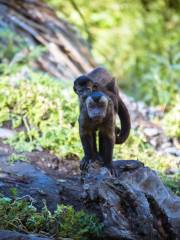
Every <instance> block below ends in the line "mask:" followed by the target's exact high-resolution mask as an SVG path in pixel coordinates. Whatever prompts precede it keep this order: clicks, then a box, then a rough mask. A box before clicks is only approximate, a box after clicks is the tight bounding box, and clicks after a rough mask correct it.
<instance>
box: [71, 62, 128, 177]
mask: <svg viewBox="0 0 180 240" xmlns="http://www.w3.org/2000/svg"><path fill="white" fill-rule="evenodd" d="M74 91H75V92H76V93H77V94H78V96H79V101H80V118H79V127H80V137H81V141H82V145H83V149H84V153H85V156H84V158H83V160H82V162H81V169H82V170H83V169H85V168H86V166H87V164H88V163H89V161H90V160H93V159H97V158H99V157H98V153H97V147H96V132H97V130H99V154H100V157H101V158H102V159H103V162H104V164H105V165H106V166H107V167H108V168H110V169H111V172H114V169H113V168H112V153H113V147H114V143H123V142H124V141H125V140H126V139H127V137H128V135H129V132H130V127H131V126H130V117H129V113H128V110H127V108H126V106H125V105H124V103H123V102H122V100H121V98H120V96H119V90H118V88H117V86H116V84H115V80H114V79H113V77H112V76H111V75H110V74H109V73H108V72H107V70H105V69H104V68H101V67H98V68H96V69H94V70H93V71H91V72H90V73H88V74H87V75H82V76H80V77H79V78H77V79H76V80H75V82H74ZM97 96H99V97H97ZM98 99H101V100H98ZM93 102H94V103H93ZM103 102H104V103H103ZM105 103H106V104H105ZM107 103H108V104H107ZM99 104H100V105H101V104H102V105H103V104H104V107H103V108H101V110H102V111H101V113H104V115H103V114H100V115H102V116H101V121H99V123H97V119H96V121H95V118H92V116H91V113H93V111H94V112H99V113H100V106H99ZM105 106H106V107H105ZM106 108H107V109H106ZM93 109H94V110H93ZM103 109H104V110H103ZM106 110H107V111H106ZM105 113H106V114H105ZM116 113H117V114H118V116H119V118H120V121H121V131H120V129H119V128H118V127H115V115H116ZM105 115H106V116H105ZM103 116H104V117H103ZM102 119H103V120H102Z"/></svg>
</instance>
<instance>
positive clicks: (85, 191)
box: [0, 157, 180, 240]
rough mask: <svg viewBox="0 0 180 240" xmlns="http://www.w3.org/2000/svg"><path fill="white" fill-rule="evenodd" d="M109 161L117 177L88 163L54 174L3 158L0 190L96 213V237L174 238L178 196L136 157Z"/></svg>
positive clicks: (179, 224) (178, 226) (179, 216)
mask: <svg viewBox="0 0 180 240" xmlns="http://www.w3.org/2000/svg"><path fill="white" fill-rule="evenodd" d="M21 164H22V166H21ZM25 165H26V166H25ZM114 165H115V167H116V168H117V171H118V174H119V177H117V178H114V177H112V176H111V175H110V173H109V171H108V169H106V168H104V167H101V166H100V165H99V164H98V163H92V164H91V165H90V167H89V169H88V172H87V173H86V174H85V175H83V176H81V175H79V174H77V175H76V176H73V177H71V178H69V177H65V178H60V176H59V178H58V179H57V178H56V179H55V178H54V177H53V176H47V174H46V173H45V172H41V171H40V170H35V169H36V167H33V166H32V165H31V164H29V163H21V162H18V163H15V164H14V165H10V166H8V163H7V162H5V157H3V159H1V161H0V168H1V172H3V171H4V174H1V177H0V182H1V184H0V191H1V192H2V193H3V192H4V193H5V194H6V195H8V189H10V188H12V187H16V188H17V192H18V193H20V194H19V195H20V196H19V197H22V196H23V195H26V194H27V192H28V193H29V194H30V195H31V196H32V197H33V198H35V199H36V202H37V204H38V206H40V204H39V203H40V202H41V200H42V199H46V201H47V205H48V207H49V208H50V209H51V210H52V211H53V209H54V208H55V206H56V204H57V203H59V204H62V203H63V204H66V205H73V206H74V208H75V209H76V210H80V209H83V210H85V211H87V212H88V213H90V214H96V215H97V217H99V219H100V221H101V223H103V225H104V232H103V236H101V238H100V239H105V240H106V239H108V240H109V239H112V240H116V239H126V240H130V239H131V240H138V239H145V240H146V239H147V240H152V239H153V240H154V239H157V240H164V239H167V240H169V239H179V236H180V198H179V197H177V196H175V195H173V194H172V193H171V192H170V191H169V190H168V189H167V188H166V187H165V186H164V184H163V183H162V182H161V180H160V178H159V177H158V176H157V174H156V172H155V171H153V170H151V169H150V168H148V167H145V166H144V165H143V164H142V163H141V162H139V161H134V160H119V161H115V162H114ZM34 168H35V169H34ZM38 171H39V173H38ZM25 172H26V173H25ZM8 173H9V174H8ZM10 173H11V175H10ZM21 175H22V176H24V175H25V176H26V179H25V180H26V181H20V179H21ZM12 178H13V179H12ZM10 180H12V181H10ZM42 183H43V184H42ZM44 183H45V184H44ZM34 186H35V187H34ZM50 190H51V191H50ZM42 192H43V195H42V194H40V193H42ZM52 192H54V193H55V195H53V194H52Z"/></svg>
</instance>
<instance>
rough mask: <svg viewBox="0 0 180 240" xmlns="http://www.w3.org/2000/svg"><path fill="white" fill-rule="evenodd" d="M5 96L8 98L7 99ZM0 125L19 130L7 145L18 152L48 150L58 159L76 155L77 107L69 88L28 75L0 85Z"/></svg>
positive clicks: (49, 79) (78, 144) (34, 75)
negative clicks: (57, 156) (9, 125)
mask: <svg viewBox="0 0 180 240" xmlns="http://www.w3.org/2000/svg"><path fill="white" fill-rule="evenodd" d="M7 96H8V97H7ZM0 99H1V101H0V112H1V114H0V124H1V125H2V124H3V123H5V122H7V121H10V123H11V126H12V128H15V129H19V130H18V132H17V134H16V135H15V137H12V138H10V139H9V140H8V141H7V142H8V143H10V144H11V145H12V146H14V147H15V149H16V150H17V151H18V152H24V151H32V150H35V149H37V150H41V149H48V150H49V151H50V152H52V153H54V154H57V155H59V156H61V157H63V156H67V155H74V152H76V153H80V143H79V137H78V126H77V117H78V104H77V99H76V97H75V94H74V93H73V90H72V84H68V83H66V84H65V83H63V82H58V81H56V80H54V79H51V78H50V77H48V76H47V75H45V74H40V73H39V74H38V73H33V72H29V76H28V79H24V77H23V76H22V75H20V78H19V76H18V75H17V76H16V78H12V77H11V76H8V77H7V78H5V77H4V78H3V80H1V82H0Z"/></svg>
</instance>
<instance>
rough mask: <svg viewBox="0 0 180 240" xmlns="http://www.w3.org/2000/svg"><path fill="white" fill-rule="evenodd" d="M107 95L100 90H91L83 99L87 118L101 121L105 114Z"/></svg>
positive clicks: (107, 102)
mask: <svg viewBox="0 0 180 240" xmlns="http://www.w3.org/2000/svg"><path fill="white" fill-rule="evenodd" d="M109 101H110V99H109V97H108V96H107V95H106V94H104V93H103V92H100V91H93V92H92V93H91V94H90V95H89V96H88V97H87V98H86V100H85V104H86V109H87V113H88V116H89V118H90V119H91V120H92V121H94V122H97V123H101V122H102V121H103V120H104V118H105V117H106V115H107V111H108V104H109Z"/></svg>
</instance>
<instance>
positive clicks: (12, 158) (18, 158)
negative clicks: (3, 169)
mask: <svg viewBox="0 0 180 240" xmlns="http://www.w3.org/2000/svg"><path fill="white" fill-rule="evenodd" d="M16 161H27V158H26V156H25V155H23V154H16V153H12V154H11V155H10V157H9V163H14V162H16Z"/></svg>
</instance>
